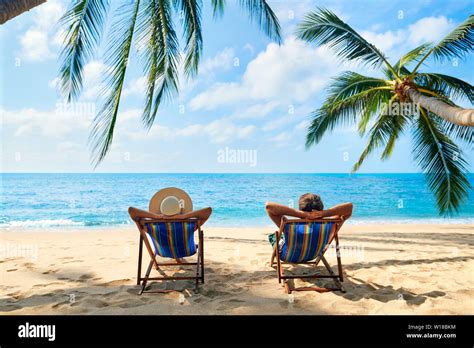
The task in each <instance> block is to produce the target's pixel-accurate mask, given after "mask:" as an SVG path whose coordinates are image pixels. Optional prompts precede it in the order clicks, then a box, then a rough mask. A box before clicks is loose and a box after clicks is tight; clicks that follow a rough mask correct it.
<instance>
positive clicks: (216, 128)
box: [119, 117, 257, 144]
mask: <svg viewBox="0 0 474 348" xmlns="http://www.w3.org/2000/svg"><path fill="white" fill-rule="evenodd" d="M119 119H120V117H119ZM123 128H125V127H123ZM256 129H257V128H256V127H255V126H254V125H237V124H235V123H233V122H231V121H230V120H228V119H221V120H216V121H212V122H210V123H207V124H192V125H188V126H186V127H183V128H171V127H167V126H163V125H160V124H155V125H153V127H152V128H151V129H150V131H149V132H148V133H147V135H146V137H150V138H155V137H156V138H159V139H166V140H172V141H176V140H177V139H180V138H187V137H195V136H197V137H199V136H200V137H203V136H204V137H206V138H207V139H209V140H210V142H211V143H215V144H221V143H230V142H232V141H235V140H239V139H246V138H248V137H249V136H251V135H252V134H253V132H254V131H255V130H256ZM124 133H126V135H127V136H128V137H130V138H133V139H143V137H144V135H143V133H142V132H140V133H137V132H131V131H130V130H129V129H128V130H127V129H124Z"/></svg>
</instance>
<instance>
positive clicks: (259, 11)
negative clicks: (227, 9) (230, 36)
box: [240, 0, 281, 43]
mask: <svg viewBox="0 0 474 348" xmlns="http://www.w3.org/2000/svg"><path fill="white" fill-rule="evenodd" d="M240 5H241V7H242V8H244V9H246V10H247V12H248V14H249V16H250V19H251V20H252V21H255V22H257V24H258V26H259V28H260V29H262V30H263V31H264V32H265V34H266V35H267V36H268V37H269V38H270V39H272V40H273V41H275V42H277V43H281V28H280V23H279V22H278V17H277V16H276V15H275V13H274V12H273V10H272V9H271V7H270V6H269V5H268V3H267V1H266V0H240Z"/></svg>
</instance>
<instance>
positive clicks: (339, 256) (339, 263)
mask: <svg viewBox="0 0 474 348" xmlns="http://www.w3.org/2000/svg"><path fill="white" fill-rule="evenodd" d="M336 256H337V270H338V272H339V279H340V280H341V282H343V281H344V278H343V274H342V262H341V252H340V248H339V237H338V236H337V234H336Z"/></svg>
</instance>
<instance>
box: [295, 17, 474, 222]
mask: <svg viewBox="0 0 474 348" xmlns="http://www.w3.org/2000/svg"><path fill="white" fill-rule="evenodd" d="M473 23H474V16H470V17H469V18H468V19H467V20H466V21H465V22H464V23H462V24H461V25H459V26H458V27H457V28H456V29H454V30H453V31H452V32H451V33H450V34H449V35H448V36H446V37H445V38H444V39H443V40H441V41H440V42H439V43H438V44H437V45H432V44H429V43H427V44H423V45H421V46H419V47H417V48H415V49H413V50H412V51H410V52H408V53H406V54H405V55H403V56H402V57H401V58H400V59H399V60H398V62H396V63H395V64H394V65H392V64H390V63H389V62H388V59H387V58H386V56H385V55H384V54H383V53H382V52H381V51H380V50H379V49H377V48H376V47H375V46H374V45H372V44H370V43H369V42H367V41H366V40H365V39H364V38H363V37H362V36H361V35H360V34H358V33H357V32H356V31H355V30H354V29H352V28H351V27H350V26H349V25H347V24H346V23H344V22H343V21H342V20H341V19H339V18H338V17H337V16H336V15H335V14H334V13H332V12H331V11H328V10H324V9H318V10H317V11H315V12H311V13H309V14H308V15H307V16H306V17H305V18H304V19H303V21H302V22H301V23H300V24H299V26H298V29H297V35H298V37H299V38H300V39H302V40H305V41H307V42H310V43H316V44H317V45H325V44H326V45H328V46H329V47H330V48H332V49H334V51H335V54H336V55H337V57H338V58H340V59H342V60H345V61H357V62H360V63H362V64H365V65H368V66H372V67H373V68H381V70H382V73H383V77H381V78H379V77H368V76H363V75H361V74H358V73H356V72H351V71H346V72H343V73H342V74H341V75H339V76H337V77H336V78H334V80H333V82H332V83H331V85H330V86H329V88H328V96H327V98H326V100H325V101H324V103H323V105H322V106H321V107H320V108H319V109H317V110H315V111H314V112H313V113H312V115H311V116H312V121H311V124H310V126H309V128H308V131H307V138H306V147H307V148H309V147H311V146H313V145H316V144H318V143H319V141H320V140H321V139H322V137H323V136H324V134H326V132H331V131H332V130H333V129H334V128H335V127H337V126H340V125H350V126H355V125H357V126H358V131H359V134H360V135H361V136H363V135H366V134H367V133H368V144H367V146H366V147H365V149H364V150H363V152H362V154H361V155H360V158H359V160H358V161H357V163H355V165H354V167H353V169H352V171H353V172H356V171H357V170H358V169H359V168H360V166H361V165H362V163H363V162H364V160H365V158H366V157H367V156H368V155H369V154H370V153H372V152H373V151H374V150H375V149H379V148H383V151H382V154H381V159H382V160H386V159H387V158H389V157H390V155H391V154H392V151H393V148H394V146H395V142H396V140H397V139H398V138H399V136H400V135H401V134H403V133H404V132H405V131H407V130H408V129H409V128H410V129H411V130H412V136H413V155H414V159H415V160H416V161H417V163H418V165H419V166H420V167H421V169H422V170H423V172H424V173H425V177H426V180H427V184H428V186H429V188H430V190H431V191H432V192H433V193H434V194H435V196H436V200H437V205H438V209H439V212H440V214H443V215H451V214H452V213H454V212H457V211H458V209H459V206H460V205H461V203H462V202H463V201H464V200H465V199H466V197H467V195H468V190H469V188H470V187H471V186H470V184H469V181H468V180H467V178H466V174H465V173H466V172H467V165H468V164H467V162H466V160H465V159H464V157H463V153H462V151H461V148H460V147H459V146H458V145H457V144H456V143H455V140H456V141H459V142H462V143H463V144H464V145H466V144H467V145H469V146H472V145H473V141H474V127H469V126H463V124H467V125H472V123H473V122H472V121H473V120H474V119H473V118H472V114H473V110H472V109H470V110H469V109H468V110H464V109H462V108H460V107H458V106H457V105H456V104H455V103H454V101H453V100H456V99H457V100H462V99H463V100H467V101H469V102H470V103H471V104H472V103H473V102H474V87H473V86H472V85H470V84H469V83H467V82H465V81H462V80H460V79H458V78H455V77H452V76H447V75H443V74H437V73H429V72H421V71H419V70H420V68H421V66H422V64H423V63H424V62H425V61H426V59H427V58H428V57H430V56H434V57H435V58H436V59H438V60H444V59H452V58H464V57H465V56H467V55H468V54H470V53H471V51H472V49H473V47H474V30H473ZM415 62H416V63H417V64H416V65H415V67H414V68H413V69H412V70H410V64H412V63H415ZM409 102H411V104H410V103H409ZM407 104H408V105H412V106H416V107H413V108H411V109H412V110H408V112H406V111H405V112H404V110H406V109H407V108H406V105H407ZM387 106H388V107H390V106H397V107H392V108H391V110H392V112H387V109H388V108H387ZM396 110H399V111H398V112H397V111H396ZM393 111H395V112H393ZM394 114H395V116H394ZM466 115H467V116H466ZM453 122H454V123H453ZM369 124H370V125H371V126H370V129H369V130H367V128H369Z"/></svg>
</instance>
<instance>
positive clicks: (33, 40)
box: [0, 0, 474, 173]
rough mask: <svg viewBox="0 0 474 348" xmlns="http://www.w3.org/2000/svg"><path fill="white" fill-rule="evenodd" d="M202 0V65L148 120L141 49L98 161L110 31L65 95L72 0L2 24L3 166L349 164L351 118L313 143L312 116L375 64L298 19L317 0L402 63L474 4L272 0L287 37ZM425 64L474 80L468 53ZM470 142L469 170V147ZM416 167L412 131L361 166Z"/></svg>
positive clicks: (365, 169)
mask: <svg viewBox="0 0 474 348" xmlns="http://www.w3.org/2000/svg"><path fill="white" fill-rule="evenodd" d="M204 3H205V5H204V7H203V10H202V12H203V37H204V51H203V56H202V60H201V65H200V69H199V74H198V76H197V77H196V78H195V79H185V78H183V77H182V78H181V80H180V93H179V95H178V96H175V97H174V98H173V100H170V101H168V102H167V103H166V105H163V106H161V107H160V110H159V112H158V115H157V118H156V121H155V124H154V125H153V127H152V128H151V129H150V130H149V131H146V130H145V129H144V127H143V126H142V124H141V121H140V116H141V112H142V110H143V105H144V93H145V92H144V77H143V70H142V68H141V65H140V62H139V61H138V59H137V51H138V47H137V46H135V47H134V52H133V56H132V59H131V60H130V64H129V71H128V73H127V78H126V82H125V88H124V90H123V97H122V102H121V108H120V112H119V116H118V123H117V127H116V131H115V136H114V141H113V145H112V149H111V151H110V153H109V155H108V156H107V157H106V159H105V160H104V161H103V162H102V163H101V164H100V165H99V166H98V167H97V168H94V166H93V165H92V164H91V161H90V158H91V157H90V147H89V146H88V136H89V131H90V125H91V120H92V118H93V117H94V115H95V114H96V112H97V111H98V110H99V108H100V105H101V100H102V99H101V98H102V97H103V96H101V86H102V83H103V81H102V78H103V76H104V71H105V70H106V69H107V65H106V62H105V61H104V57H103V56H104V54H103V52H104V48H105V47H106V45H107V35H105V36H104V38H103V40H102V41H103V42H102V45H101V48H100V49H99V50H98V52H97V54H96V56H95V57H93V59H92V60H91V61H89V63H88V64H87V65H86V67H85V70H84V73H85V84H84V89H83V91H82V94H81V96H80V98H79V99H78V100H77V101H76V102H75V103H74V104H67V103H65V102H64V100H63V98H62V97H61V95H60V94H59V93H58V91H57V81H58V80H57V77H58V71H59V67H60V60H59V52H60V49H61V37H62V36H61V35H62V33H63V28H61V27H60V26H59V25H58V24H57V20H58V18H59V17H60V16H61V15H62V14H63V13H64V11H65V9H66V8H67V7H68V6H69V1H60V0H49V1H47V3H45V4H43V5H40V6H39V7H37V8H35V9H33V10H31V11H29V12H28V13H24V14H22V15H21V16H19V17H16V18H14V19H13V20H10V21H9V22H7V23H6V24H5V25H2V26H0V48H1V54H0V114H1V119H2V122H1V125H2V128H1V146H2V148H1V151H0V154H1V166H2V168H1V171H2V172H61V173H62V172H170V173H175V172H176V173H177V172H184V173H194V172H196V173H197V172H201V173H212V172H219V173H226V172H249V173H253V172H258V173H267V172H268V173H287V172H300V173H306V172H307V173H349V172H350V170H351V168H352V166H353V164H354V163H355V162H356V161H357V159H358V156H359V154H360V153H361V152H362V150H363V148H364V146H365V144H366V141H367V139H366V138H364V137H361V136H360V135H359V134H358V132H357V131H356V129H355V128H353V127H340V128H338V129H336V130H335V131H333V132H332V133H331V134H327V135H326V136H325V137H324V138H323V140H322V141H321V142H320V143H319V144H318V145H317V146H315V147H312V148H310V149H305V146H304V144H305V136H306V129H307V126H308V124H309V121H310V114H311V112H312V111H313V110H316V109H317V108H318V107H319V106H320V105H321V104H322V103H323V101H324V98H325V96H326V88H327V86H328V84H329V83H330V81H331V78H333V77H335V76H336V75H338V74H340V73H341V72H342V71H345V70H353V71H357V72H359V73H363V74H367V75H373V76H378V75H380V72H378V71H372V70H368V69H367V68H363V67H360V66H356V65H353V64H351V65H347V64H341V63H338V62H337V60H336V59H335V55H334V54H333V53H332V52H331V51H330V49H328V48H327V47H314V46H312V45H310V44H307V43H304V42H302V41H298V40H297V39H296V38H295V37H294V32H295V28H296V26H297V24H298V22H299V21H300V20H301V19H302V18H303V17H304V15H305V14H307V13H308V12H309V11H312V10H315V9H316V8H317V7H323V8H328V9H330V10H332V11H334V12H335V13H336V14H337V15H338V16H339V17H340V18H342V19H343V20H344V21H346V22H347V23H348V24H350V25H351V26H352V27H353V28H354V29H356V30H357V31H358V32H360V33H361V34H362V35H363V36H364V37H365V38H366V39H367V40H369V42H371V43H373V44H375V45H376V46H377V47H378V48H379V49H380V50H382V51H383V52H384V53H385V54H386V55H387V56H388V57H389V60H390V61H391V62H395V61H396V60H398V58H399V56H400V55H401V54H403V53H405V52H407V51H409V50H410V49H412V48H414V47H416V46H418V45H419V44H421V43H423V42H427V41H431V42H438V41H439V40H440V39H442V38H443V37H444V36H445V35H446V34H447V33H449V32H450V31H451V30H452V29H453V28H454V27H455V26H457V25H458V24H460V23H461V22H462V21H463V20H465V19H466V18H467V16H468V15H469V14H471V13H472V12H473V11H472V10H473V6H472V1H470V0H457V1H450V2H447V1H444V0H416V1H415V0H409V1H405V0H403V1H401V0H395V1H380V0H377V1H354V0H347V1H342V0H337V1H323V0H315V1H313V0H293V1H292V0H290V1H287V0H286V1H283V0H272V1H269V3H270V5H271V6H272V8H273V9H274V11H275V13H276V14H277V16H278V18H279V20H280V23H281V26H282V29H283V42H282V44H281V45H280V46H279V45H277V44H275V43H273V42H272V41H271V40H269V39H268V38H267V37H266V36H265V35H264V34H263V33H262V32H261V31H260V30H259V29H258V27H257V25H256V24H255V23H252V22H251V21H250V20H249V18H248V16H247V14H246V13H245V11H243V10H241V9H240V7H239V6H238V2H237V1H232V0H228V1H227V6H226V9H225V13H224V15H223V16H222V18H218V19H215V18H214V17H213V16H212V9H211V7H210V6H209V3H208V1H204ZM109 17H111V18H113V16H109ZM423 69H424V70H426V71H434V72H438V73H444V74H449V75H453V76H455V77H458V78H461V79H463V80H465V81H467V82H469V83H471V84H473V83H474V73H473V71H474V61H473V59H472V55H471V56H470V57H469V58H468V59H466V60H459V61H458V60H456V61H452V62H445V63H437V62H434V61H432V60H429V61H428V62H427V64H426V65H425V66H424V68H423ZM461 105H463V106H469V105H467V104H465V103H464V104H463V103H461ZM465 150H466V158H467V160H468V161H469V162H470V163H471V164H470V167H469V170H470V171H471V172H472V171H473V168H474V155H473V153H472V151H470V150H469V149H465ZM418 171H419V169H418V167H417V166H416V163H415V162H414V161H413V156H412V154H411V137H410V133H409V132H407V134H405V135H403V136H402V137H401V138H400V139H399V140H398V142H397V144H396V147H395V150H394V152H393V155H392V157H391V158H390V159H388V160H386V161H381V160H380V152H375V153H374V154H372V156H371V157H370V158H368V159H367V160H366V162H365V163H364V165H363V166H362V167H361V169H360V172H362V173H385V172H390V173H396V172H418Z"/></svg>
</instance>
